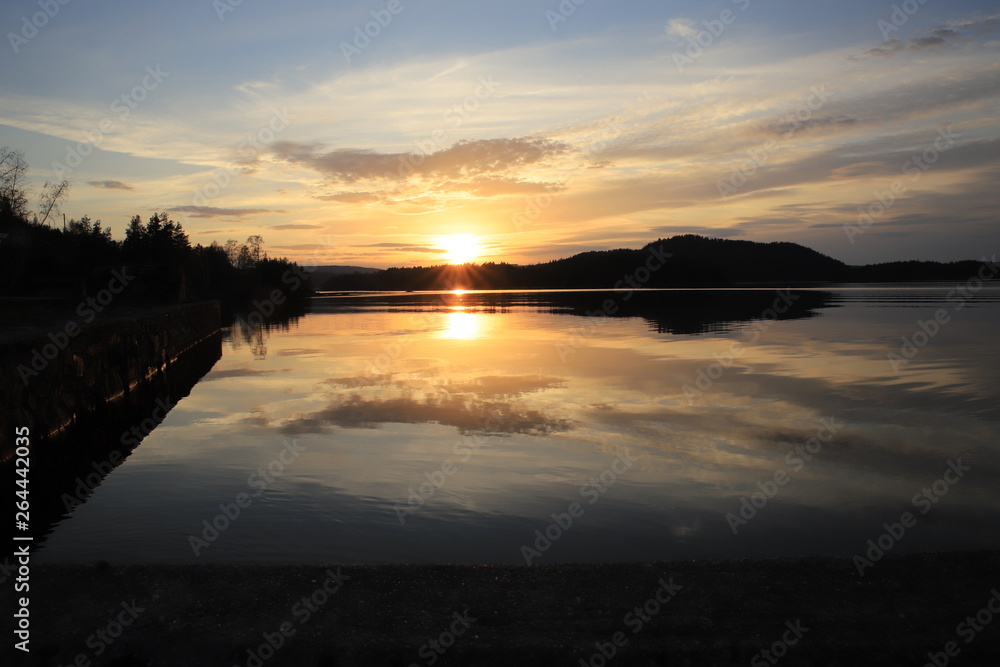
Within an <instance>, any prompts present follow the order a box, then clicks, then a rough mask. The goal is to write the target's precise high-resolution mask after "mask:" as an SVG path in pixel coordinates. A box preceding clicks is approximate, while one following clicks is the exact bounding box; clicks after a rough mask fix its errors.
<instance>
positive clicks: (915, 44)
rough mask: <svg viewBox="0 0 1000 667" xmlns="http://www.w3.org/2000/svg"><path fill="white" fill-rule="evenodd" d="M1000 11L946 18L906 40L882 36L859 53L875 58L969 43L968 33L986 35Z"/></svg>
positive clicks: (994, 25)
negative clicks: (945, 20)
mask: <svg viewBox="0 0 1000 667" xmlns="http://www.w3.org/2000/svg"><path fill="white" fill-rule="evenodd" d="M998 18H1000V15H997V14H993V15H990V16H977V17H972V18H964V19H955V20H952V21H949V22H947V23H946V24H945V25H944V26H939V27H936V28H932V29H931V30H926V31H924V32H923V33H922V34H920V35H917V36H915V37H909V38H908V39H906V40H899V39H895V38H893V39H890V40H886V41H885V42H884V43H883V44H882V46H879V47H876V48H874V49H868V50H867V51H865V52H864V53H863V54H862V56H876V57H879V58H891V57H892V56H894V55H896V54H897V53H900V52H901V51H914V52H918V51H931V52H939V51H943V50H945V49H957V48H960V47H961V46H962V45H963V44H966V43H969V42H971V41H972V40H971V39H970V38H971V37H979V36H983V35H987V34H989V33H991V32H993V31H994V30H996V28H997V26H998V25H1000V21H998ZM849 59H850V60H858V59H859V58H858V56H849Z"/></svg>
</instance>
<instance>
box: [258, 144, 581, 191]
mask: <svg viewBox="0 0 1000 667" xmlns="http://www.w3.org/2000/svg"><path fill="white" fill-rule="evenodd" d="M568 149H569V146H567V145H566V144H564V143H561V142H557V141H551V140H548V139H538V138H516V139H479V140H474V141H459V142H457V143H455V144H454V145H452V146H451V147H450V148H445V149H442V150H440V151H436V152H434V153H429V154H423V153H377V152H375V151H372V150H367V149H356V148H338V149H335V150H332V151H327V152H323V149H322V147H320V146H319V145H318V144H299V143H295V142H290V141H281V142H276V143H274V144H272V145H271V152H272V153H273V154H274V155H275V156H276V157H278V158H279V159H282V160H284V161H286V162H288V163H290V164H295V165H299V166H304V167H308V168H310V169H313V170H315V171H317V172H319V173H320V174H322V175H323V176H325V177H326V178H327V179H328V180H329V181H330V182H333V183H355V182H357V181H359V180H404V179H406V178H408V177H410V176H411V175H413V176H438V177H447V178H459V177H473V176H478V175H481V174H496V173H503V172H506V171H508V170H510V169H514V168H518V167H524V166H527V165H530V164H534V163H537V162H540V161H541V160H543V159H544V158H546V157H549V156H552V155H558V154H560V153H564V152H566V151H567V150H568ZM335 196H336V195H335Z"/></svg>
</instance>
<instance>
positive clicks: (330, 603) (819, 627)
mask: <svg viewBox="0 0 1000 667" xmlns="http://www.w3.org/2000/svg"><path fill="white" fill-rule="evenodd" d="M31 575H32V577H31V579H32V580H31V584H32V586H31V595H32V598H31V613H32V639H31V648H32V652H31V658H30V659H29V660H27V661H25V659H24V657H25V656H24V654H23V653H21V652H19V651H15V650H14V649H13V648H12V647H10V648H9V650H8V651H7V656H8V657H12V658H14V660H15V662H8V663H7V664H26V665H35V664H37V665H42V664H46V665H49V664H59V665H68V664H74V661H79V660H81V658H79V657H78V656H80V655H83V656H85V659H87V660H91V661H94V662H92V663H91V664H114V665H180V664H185V665H243V666H246V667H260V666H261V665H264V664H266V665H297V666H300V667H307V666H309V665H317V666H320V665H339V666H344V665H411V664H417V665H429V664H443V665H447V664H460V665H506V664H513V663H521V664H544V665H581V664H584V665H587V664H590V665H601V664H605V662H606V663H607V664H609V665H611V664H614V665H661V664H662V665H667V664H669V665H675V664H676V665H730V664H743V665H746V664H750V665H765V664H766V665H770V664H777V657H776V655H777V653H781V655H782V656H784V655H785V654H787V656H788V657H787V658H785V659H784V661H782V662H783V663H784V664H789V665H859V664H878V663H882V664H912V665H923V664H925V663H926V662H927V661H928V660H929V657H928V653H937V652H942V651H944V650H945V647H946V646H948V642H954V643H955V644H954V648H956V649H957V650H958V651H959V653H956V655H960V656H961V658H960V659H956V662H957V663H959V664H962V665H977V664H998V663H997V658H1000V613H996V614H994V613H993V612H989V611H987V612H986V613H988V614H990V615H991V619H992V624H984V626H983V627H982V628H981V630H980V631H977V632H975V633H974V634H973V636H972V639H971V641H966V640H967V639H968V632H971V629H970V628H969V627H966V628H965V630H966V632H963V633H962V634H959V628H960V627H961V626H960V624H961V623H962V622H963V619H966V617H973V618H974V617H976V616H977V614H980V620H981V621H982V619H984V618H985V616H984V615H983V614H982V613H981V610H983V609H988V607H987V605H988V604H989V603H990V602H991V601H993V600H994V598H995V601H994V602H992V604H993V605H994V608H996V609H1000V592H998V589H1000V551H983V552H953V553H922V554H900V555H891V554H890V555H886V556H885V557H884V558H882V559H881V560H879V561H878V562H877V563H876V564H875V565H874V566H873V567H870V568H868V569H867V570H866V572H865V575H864V576H863V577H861V576H859V574H858V572H857V569H856V567H855V565H854V563H853V561H852V559H851V557H794V558H779V559H769V560H711V561H678V562H644V563H596V564H565V565H540V566H533V567H528V566H523V565H347V566H337V565H326V566H324V565H300V564H279V565H272V564H260V565H258V564H242V565H239V564H234V565H209V564H206V565H155V564H142V565H108V564H106V563H101V564H97V565H59V564H47V565H38V566H34V567H32V570H31ZM8 585H10V583H8ZM139 609H141V611H138V612H136V611H135V610H139ZM127 612H128V613H127ZM133 612H134V618H133V617H132V616H129V615H128V614H130V613H133ZM116 618H117V619H118V620H119V621H121V622H122V625H121V626H119V625H116V624H115V620H116ZM126 621H127V622H126ZM102 629H103V630H105V631H108V632H115V631H116V632H117V633H118V634H117V638H115V639H113V640H112V641H111V642H110V643H106V642H104V641H103V640H102V639H100V636H102V635H99V634H95V633H97V632H98V631H99V630H102ZM282 633H284V634H282ZM103 636H105V637H106V638H107V639H111V637H110V636H108V635H103ZM268 638H270V644H269V643H268ZM431 642H434V643H433V644H432V643H431ZM616 642H617V644H616ZM444 644H447V645H448V648H446V649H445V648H443V646H444ZM274 645H278V648H277V649H276V650H273V649H270V648H269V647H270V646H274ZM9 646H10V645H9ZM435 646H436V647H438V648H434V647H435ZM98 648H100V649H101V654H102V655H101V657H100V659H97V656H96V655H95V654H96V651H97V650H98ZM602 649H603V652H604V654H605V655H607V654H609V653H611V654H612V655H611V656H610V658H604V661H605V662H602V659H601V658H602V656H601V652H602ZM765 650H766V651H769V653H768V654H767V655H768V656H770V657H771V658H772V659H774V660H775V661H774V662H771V661H768V659H767V658H766V657H765V654H764V653H763V651H765ZM269 654H270V655H269ZM942 655H943V656H944V657H945V658H948V656H947V655H945V654H943V653H942ZM254 656H256V658H255V657H254ZM262 656H268V657H267V658H266V659H263V657H262ZM432 659H433V661H432ZM950 659H951V658H949V660H950ZM258 660H259V662H258ZM581 661H582V662H581ZM80 664H82V663H80Z"/></svg>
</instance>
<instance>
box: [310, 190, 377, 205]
mask: <svg viewBox="0 0 1000 667" xmlns="http://www.w3.org/2000/svg"><path fill="white" fill-rule="evenodd" d="M384 198H385V197H384V195H380V194H377V193H375V192H335V193H333V194H329V195H319V196H317V197H316V199H319V200H321V201H339V202H344V203H345V204H370V203H372V202H377V201H382V200H383V199H384Z"/></svg>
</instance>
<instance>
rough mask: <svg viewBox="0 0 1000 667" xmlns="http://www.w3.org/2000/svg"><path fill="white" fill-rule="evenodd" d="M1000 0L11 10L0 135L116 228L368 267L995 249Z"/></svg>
mask: <svg viewBox="0 0 1000 667" xmlns="http://www.w3.org/2000/svg"><path fill="white" fill-rule="evenodd" d="M998 27H1000V3H998V2H982V1H974V0H950V1H949V2H944V1H943V0H906V1H905V2H900V3H891V2H879V1H875V2H873V1H872V0H844V1H842V2H837V3H832V2H816V1H815V0H814V1H813V2H802V1H801V0H797V1H795V2H792V1H791V0H731V1H730V0H725V1H721V2H693V1H669V0H668V1H663V0H660V1H656V2H653V1H648V2H647V1H640V0H622V1H620V2H612V1H611V0H562V1H561V2H560V1H558V0H506V1H505V2H503V3H498V2H484V1H479V0H466V1H464V2H459V1H457V0H390V1H389V2H386V1H385V0H366V1H361V2H320V1H295V0H292V1H288V2H282V3H278V2H274V1H273V0H214V1H213V0H175V1H174V2H171V3H164V2H154V1H152V0H130V1H128V2H125V1H119V0H108V1H103V2H83V1H82V0H34V1H27V0H6V1H5V2H4V3H2V5H0V28H2V32H3V33H4V40H3V44H0V65H2V67H0V145H6V146H9V147H11V148H13V149H19V150H23V151H24V154H25V158H26V160H27V162H28V165H29V167H30V170H31V172H30V178H31V184H32V187H33V192H34V193H35V194H36V195H37V193H38V192H39V191H40V190H41V188H42V186H43V184H44V183H45V182H46V181H58V180H60V179H62V178H65V179H67V180H69V181H70V182H71V183H72V189H71V191H70V193H69V196H68V198H67V200H66V201H65V203H64V204H63V206H62V212H63V213H65V214H66V215H67V216H68V217H69V218H79V217H81V216H83V215H89V216H90V217H91V218H93V219H100V220H102V222H103V224H104V226H105V227H107V226H110V227H111V228H112V233H113V235H114V237H115V238H118V239H121V238H122V237H123V234H124V229H125V226H126V223H127V221H128V219H129V218H130V217H131V216H133V215H135V214H139V215H141V216H142V217H143V218H144V219H145V218H148V217H149V215H151V214H152V213H153V212H154V211H168V212H169V213H170V215H171V218H172V219H174V220H179V221H181V222H182V223H183V225H184V228H185V229H186V231H187V232H188V234H189V236H190V238H191V241H192V243H202V244H205V245H207V244H209V243H211V242H212V241H213V240H215V241H218V242H219V243H225V241H226V240H227V239H230V238H233V239H237V240H240V241H243V240H245V239H246V237H248V236H250V235H253V234H259V235H261V236H262V237H263V238H264V241H265V249H266V250H267V251H268V253H269V254H270V255H272V256H286V257H289V258H291V259H294V260H296V261H299V262H301V263H303V264H307V265H315V264H347V265H359V266H370V267H379V268H384V267H388V266H413V265H425V266H426V265H430V264H440V263H444V262H445V261H447V259H446V258H447V256H448V255H447V252H448V248H447V247H446V246H447V245H448V244H447V243H446V242H443V241H442V240H441V238H442V237H445V236H449V235H456V234H468V235H471V237H470V238H471V239H473V240H474V241H475V242H476V243H477V244H478V246H479V250H480V252H479V253H478V257H476V260H477V261H509V262H514V263H534V262H540V261H548V260H552V259H557V258H560V257H567V256H570V255H573V254H575V253H578V252H582V251H585V250H592V249H598V250H600V249H608V248H623V247H629V248H637V247H641V246H643V245H645V244H646V243H649V242H651V241H653V240H655V239H657V238H665V237H669V236H673V235H676V234H685V233H696V234H703V235H707V236H717V237H724V238H738V239H747V240H754V241H793V242H796V243H801V244H803V245H807V246H809V247H812V248H815V249H817V250H819V251H821V252H823V253H826V254H828V255H831V256H833V257H835V258H837V259H840V260H843V261H845V262H848V263H850V264H865V263H872V262H883V261H894V260H903V259H924V260H937V261H954V260H960V259H980V258H981V257H984V256H985V257H991V256H992V255H993V254H995V253H997V252H1000V226H998V217H997V212H998V211H1000V194H998V191H1000V190H998V187H997V185H998V182H1000V178H998V177H1000V57H998V56H1000V29H998Z"/></svg>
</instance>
